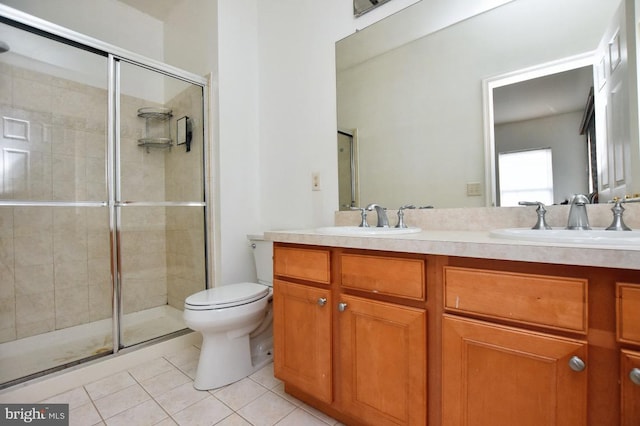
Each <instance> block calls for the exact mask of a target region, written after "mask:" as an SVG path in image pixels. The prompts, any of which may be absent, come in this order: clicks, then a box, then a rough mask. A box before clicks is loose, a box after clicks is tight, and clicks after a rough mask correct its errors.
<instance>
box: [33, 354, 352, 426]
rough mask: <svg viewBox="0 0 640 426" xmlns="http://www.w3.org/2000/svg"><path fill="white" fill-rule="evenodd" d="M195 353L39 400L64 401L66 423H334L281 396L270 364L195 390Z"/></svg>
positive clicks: (281, 388)
mask: <svg viewBox="0 0 640 426" xmlns="http://www.w3.org/2000/svg"><path fill="white" fill-rule="evenodd" d="M199 355H200V350H199V349H198V348H197V347H196V346H190V347H189V348H186V349H182V350H180V351H179V352H176V353H174V354H170V355H167V356H162V357H158V358H156V359H152V360H149V361H147V362H145V363H144V364H142V365H139V366H136V367H133V368H130V369H129V370H127V371H123V372H120V373H116V374H114V375H111V376H109V377H107V378H104V379H101V380H99V381H96V382H92V383H87V384H85V385H83V386H80V387H77V388H75V389H72V390H70V391H67V392H65V393H62V394H60V395H55V396H52V397H51V398H48V399H46V400H44V401H41V402H45V403H46V402H49V403H68V404H69V413H70V414H69V420H70V423H69V424H70V425H83V426H86V425H126V426H130V425H136V426H142V425H220V426H233V425H262V426H273V425H278V426H326V425H340V423H338V422H337V421H335V420H334V419H332V418H330V417H328V416H326V415H325V414H323V413H321V412H319V411H317V410H315V409H314V408H312V407H310V406H308V405H306V404H304V403H303V402H301V401H299V400H297V399H295V398H293V397H291V396H289V395H287V394H286V393H285V392H284V385H283V383H282V382H281V381H279V380H278V379H276V378H274V377H273V364H268V365H267V366H266V367H264V368H262V369H261V370H259V371H257V372H256V373H254V374H252V375H251V376H249V377H246V378H244V379H242V380H240V381H238V382H236V383H233V384H231V385H229V386H226V387H223V388H219V389H215V390H210V391H198V390H196V389H194V387H193V378H194V377H195V369H196V365H197V363H198V357H199Z"/></svg>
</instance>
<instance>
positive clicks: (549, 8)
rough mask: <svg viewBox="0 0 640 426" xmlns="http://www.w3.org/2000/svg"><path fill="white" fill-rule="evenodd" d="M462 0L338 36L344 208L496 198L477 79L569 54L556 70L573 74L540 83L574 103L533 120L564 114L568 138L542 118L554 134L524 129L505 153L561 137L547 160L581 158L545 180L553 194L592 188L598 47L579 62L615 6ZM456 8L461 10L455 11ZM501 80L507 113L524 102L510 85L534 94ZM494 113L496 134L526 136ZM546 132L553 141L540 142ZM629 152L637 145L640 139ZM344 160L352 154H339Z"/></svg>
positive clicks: (572, 0) (482, 83)
mask: <svg viewBox="0 0 640 426" xmlns="http://www.w3.org/2000/svg"><path fill="white" fill-rule="evenodd" d="M465 3H466V4H465ZM468 3H469V2H464V3H463V4H462V7H461V4H460V2H459V1H454V0H449V1H448V2H440V1H434V2H427V1H422V2H418V3H416V4H414V5H412V6H410V7H408V8H407V9H404V10H403V11H401V12H399V13H397V14H395V15H392V16H390V17H388V18H386V19H385V20H383V21H380V22H378V23H376V24H374V25H372V26H371V27H368V28H366V29H364V30H362V31H359V32H357V33H355V34H353V35H351V36H349V37H347V38H346V39H344V40H340V41H339V42H338V43H337V44H336V66H337V101H338V104H337V111H338V127H339V129H341V130H342V131H345V130H351V131H354V132H355V133H356V134H357V141H356V142H357V150H354V152H357V155H358V158H357V161H356V163H357V165H358V173H357V176H356V177H357V182H356V184H355V185H354V184H352V183H351V182H350V183H348V184H344V187H345V188H355V189H354V191H357V194H349V195H350V196H345V199H344V200H343V199H341V200H340V208H341V209H347V208H349V206H350V205H351V204H353V200H358V201H359V203H360V205H366V204H368V203H373V202H375V203H378V204H381V205H383V206H385V207H387V208H390V209H395V208H398V207H399V206H401V205H404V204H409V203H410V204H414V205H416V206H434V207H482V206H488V205H500V201H499V197H496V188H494V187H492V185H491V182H490V181H491V179H492V177H493V176H495V175H496V171H495V170H488V166H487V165H486V164H488V163H487V158H489V157H488V156H489V155H494V154H493V153H489V152H487V147H486V144H485V120H486V115H487V114H485V112H484V111H483V108H484V107H483V106H484V105H485V100H486V99H485V98H486V95H483V87H484V89H485V90H486V87H487V85H486V81H488V80H491V79H492V78H495V77H496V76H505V75H509V74H510V73H515V72H518V71H519V70H527V69H535V68H536V67H539V66H540V65H541V64H554V63H562V62H563V61H565V62H571V61H567V60H566V58H574V59H575V58H580V60H579V61H578V62H579V63H577V64H576V65H575V67H572V66H569V67H567V68H571V69H564V70H562V72H568V71H573V68H575V69H576V70H575V72H576V74H569V75H562V76H559V77H558V78H547V79H548V80H553V82H551V83H550V84H554V85H555V89H552V92H555V95H557V94H558V93H559V92H560V91H561V90H560V89H562V90H565V89H568V88H571V89H573V90H576V91H578V92H579V93H574V94H572V99H574V100H572V101H571V106H568V105H565V106H563V107H562V110H559V109H557V108H555V107H554V106H549V107H548V108H547V112H548V114H542V116H541V115H539V114H538V115H537V116H536V117H535V120H540V119H545V120H553V119H554V118H553V116H556V115H561V114H564V115H565V117H564V118H565V119H566V120H568V121H569V124H568V125H567V124H566V123H565V126H567V127H568V128H572V129H574V130H571V131H569V133H571V132H573V133H575V134H572V135H571V136H570V137H569V136H566V134H565V131H564V130H562V132H561V131H557V132H554V131H553V127H550V126H549V125H546V127H545V126H544V125H543V126H539V127H544V128H546V129H547V130H552V132H551V135H549V134H547V135H542V134H541V135H539V136H535V135H532V134H529V133H528V134H527V139H533V140H535V144H534V145H532V146H527V145H526V144H524V145H523V143H524V141H522V140H519V141H515V143H514V146H518V148H513V149H512V150H515V151H517V150H524V151H526V150H528V149H532V148H537V147H540V146H542V147H548V146H555V145H556V144H564V145H563V146H562V150H560V149H553V151H554V156H556V157H558V159H560V156H561V155H563V156H565V158H574V157H575V158H578V157H579V158H580V162H579V163H576V164H573V165H572V166H571V168H572V169H573V168H575V169H577V171H576V173H577V174H578V175H579V176H578V175H576V176H564V177H561V176H560V175H558V176H557V177H556V178H555V181H554V186H556V187H557V192H558V194H557V196H556V197H554V199H553V202H554V203H560V202H563V201H564V200H565V199H566V198H567V197H568V196H570V194H571V193H585V192H589V189H590V186H589V185H590V184H591V182H590V178H589V167H590V165H591V161H590V160H589V155H590V154H589V150H588V148H587V136H586V135H584V134H583V135H581V134H580V132H581V130H582V128H581V123H582V121H583V119H584V113H585V109H586V107H587V105H588V100H589V89H590V86H591V85H593V84H594V83H593V77H592V76H593V67H594V66H593V64H594V63H595V62H597V59H596V58H595V55H591V56H589V58H588V59H585V58H586V57H588V54H591V52H594V51H595V50H596V49H597V48H598V45H599V43H600V40H601V39H602V37H603V34H605V32H606V29H607V26H608V24H609V23H610V22H611V19H612V18H613V17H614V15H615V13H616V10H617V9H618V6H619V4H618V3H619V2H618V1H617V0H613V1H602V0H562V1H558V0H513V1H505V0H503V1H493V2H492V1H484V2H482V1H480V2H473V3H477V4H475V5H474V6H473V7H476V8H477V9H476V10H469V9H468ZM463 9H464V10H465V11H466V13H467V14H468V15H467V16H464V14H461V12H460V11H461V10H463ZM421 21H422V22H428V23H429V25H430V26H431V27H430V28H425V29H424V30H423V33H420V30H419V29H416V23H417V22H421ZM403 34H404V36H405V39H402V35H403ZM385 43H387V44H392V46H387V45H385ZM596 66H597V64H596ZM543 74H544V73H543ZM540 77H544V76H540ZM578 80H579V81H580V84H578ZM518 83H522V81H518ZM531 85H532V86H534V87H535V84H531ZM499 86H501V87H500V90H499V91H498V87H497V86H496V87H495V90H496V97H495V99H494V100H496V102H498V100H500V102H503V101H504V102H505V105H510V106H508V107H507V109H513V108H515V106H514V105H515V104H516V103H522V104H523V105H524V104H525V103H526V102H522V101H521V100H515V99H512V98H511V97H512V96H515V94H516V93H525V95H524V98H525V100H526V98H529V100H531V101H533V99H532V96H531V95H527V94H526V93H531V92H527V91H526V89H527V88H526V87H520V89H521V90H515V88H514V90H512V91H509V89H508V88H507V87H506V86H507V84H500V85H499ZM492 90H493V88H492ZM535 91H540V89H536V90H535ZM576 98H577V99H578V101H575V99H576ZM542 102H544V101H542ZM498 103H499V102H498ZM565 104H567V102H565ZM496 108H498V106H496ZM554 109H555V111H554ZM491 115H492V114H491ZM556 118H558V117H556ZM532 119H534V118H533V117H525V116H519V117H518V118H515V119H514V120H515V121H518V122H520V124H522V123H524V122H526V121H528V120H532ZM501 120H502V121H501V122H500V123H498V125H499V126H502V128H501V130H500V134H501V135H503V136H504V135H507V136H504V137H508V138H511V139H514V138H517V137H518V136H517V135H522V134H523V133H522V130H516V131H515V132H514V130H513V127H514V126H510V122H509V121H508V119H506V118H505V119H501ZM634 121H636V122H637V116H635V119H634ZM636 127H637V124H636ZM547 133H549V132H547ZM549 137H554V138H555V139H558V138H560V140H553V141H550V140H544V139H545V138H547V139H548V138H549ZM536 139H537V140H536ZM518 143H520V145H518ZM571 144H573V145H577V146H576V148H575V151H571V149H572V148H569V147H568V145H571ZM633 149H634V150H636V151H637V150H638V146H637V143H636V144H635V145H634V147H633ZM344 151H345V150H344V147H343V151H342V152H344ZM560 151H563V153H562V154H561V153H560ZM342 158H344V159H345V161H353V159H349V157H348V156H344V155H343V156H342ZM341 161H342V160H341ZM563 161H564V160H563ZM565 164H568V163H565ZM339 167H340V166H339ZM491 167H493V166H491ZM567 169H568V168H567V167H565V168H564V170H565V172H566V171H567ZM345 176H350V175H349V173H341V178H339V180H340V179H344V177H345ZM342 184H343V182H341V185H342ZM494 186H495V185H494ZM342 192H344V193H345V194H347V193H348V191H341V193H342Z"/></svg>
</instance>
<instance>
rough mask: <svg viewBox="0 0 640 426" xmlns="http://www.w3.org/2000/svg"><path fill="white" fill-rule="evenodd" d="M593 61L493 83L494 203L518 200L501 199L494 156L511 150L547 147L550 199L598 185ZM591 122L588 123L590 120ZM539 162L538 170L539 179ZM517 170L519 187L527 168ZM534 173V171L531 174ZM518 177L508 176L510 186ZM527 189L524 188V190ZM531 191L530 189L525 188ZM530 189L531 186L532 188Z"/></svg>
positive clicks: (525, 180) (528, 182)
mask: <svg viewBox="0 0 640 426" xmlns="http://www.w3.org/2000/svg"><path fill="white" fill-rule="evenodd" d="M592 87H593V67H592V66H585V67H580V68H576V69H571V70H567V71H563V72H558V73H554V74H550V75H545V76H542V77H538V78H534V79H530V80H525V81H520V82H518V83H514V84H509V85H504V86H500V87H496V88H494V89H493V106H494V109H493V112H494V123H493V126H494V137H495V155H496V161H495V163H494V164H496V167H497V168H498V170H496V185H497V188H496V204H497V205H499V206H505V205H517V201H545V200H533V199H531V200H529V199H526V200H524V199H523V200H515V204H514V200H511V201H510V202H507V203H506V204H505V202H506V200H501V199H500V193H501V188H500V185H501V183H500V182H501V180H502V179H501V178H500V174H501V170H499V164H500V162H499V158H500V156H501V155H504V154H506V153H511V152H527V151H530V152H531V151H535V150H545V149H548V150H550V152H551V153H552V156H551V158H552V174H553V176H552V182H553V183H554V185H553V197H552V200H549V201H551V202H552V203H553V204H562V203H566V202H568V200H570V199H571V197H572V195H573V194H589V193H591V192H593V190H594V182H595V188H597V181H596V174H595V173H596V170H595V168H594V167H593V166H592V164H595V161H596V159H595V154H596V153H595V141H594V139H595V136H594V133H593V131H591V132H588V131H587V130H588V129H589V126H591V128H593V124H592V123H591V122H592V120H593V95H592ZM590 123H591V124H590ZM543 169H544V168H541V170H540V171H539V175H540V176H539V177H540V178H541V179H540V181H541V182H546V181H547V180H545V179H543V178H542V175H543V174H544V170H543ZM536 173H537V172H536V171H535V169H534V171H531V170H530V171H527V172H526V174H527V175H528V176H522V185H523V189H524V187H525V186H527V185H529V187H530V185H531V179H530V178H531V177H532V176H531V174H534V175H535V174H536ZM533 177H534V178H535V177H536V176H533ZM518 185H519V183H518V182H516V181H514V179H510V180H509V186H510V188H509V190H510V191H513V190H514V189H517V187H518ZM523 193H526V192H523ZM530 193H531V192H530ZM533 193H535V192H533Z"/></svg>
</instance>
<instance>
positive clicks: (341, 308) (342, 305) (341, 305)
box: [338, 302, 347, 312]
mask: <svg viewBox="0 0 640 426" xmlns="http://www.w3.org/2000/svg"><path fill="white" fill-rule="evenodd" d="M346 309H347V304H346V303H344V302H340V303H338V310H339V311H340V312H344V311H345V310H346Z"/></svg>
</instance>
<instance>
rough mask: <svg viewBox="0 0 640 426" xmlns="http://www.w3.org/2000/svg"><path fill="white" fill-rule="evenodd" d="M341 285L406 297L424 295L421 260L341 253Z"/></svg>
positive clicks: (423, 296)
mask: <svg viewBox="0 0 640 426" xmlns="http://www.w3.org/2000/svg"><path fill="white" fill-rule="evenodd" d="M341 261H342V273H341V278H342V287H344V288H351V289H355V290H364V291H369V292H372V293H378V294H384V295H388V296H397V297H404V298H408V299H415V300H424V299H425V260H424V259H409V258H400V257H388V256H369V255H358V254H346V253H345V254H343V255H342V257H341Z"/></svg>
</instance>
